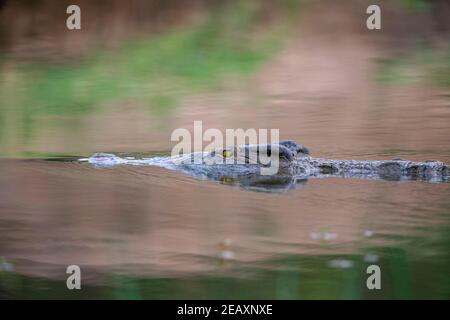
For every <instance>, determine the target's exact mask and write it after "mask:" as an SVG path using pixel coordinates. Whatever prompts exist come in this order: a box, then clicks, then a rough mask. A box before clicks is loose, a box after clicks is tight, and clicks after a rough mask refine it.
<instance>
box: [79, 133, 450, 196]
mask: <svg viewBox="0 0 450 320" xmlns="http://www.w3.org/2000/svg"><path fill="white" fill-rule="evenodd" d="M263 159H264V161H263ZM267 159H271V160H270V161H274V160H276V164H277V168H278V170H277V171H276V173H275V174H270V175H268V174H262V172H261V169H263V168H266V169H267V168H268V167H270V165H272V163H271V162H270V161H267ZM82 160H83V161H87V162H89V163H91V164H93V165H95V166H100V167H110V166H116V165H149V166H160V167H164V168H167V169H170V170H179V171H182V172H185V173H187V174H190V175H191V176H193V177H195V178H198V179H210V180H216V181H220V182H221V183H223V184H232V185H240V186H241V187H243V188H245V189H251V190H255V191H258V190H261V191H280V190H287V189H292V188H295V187H296V186H298V185H301V184H304V183H305V182H306V181H307V180H308V179H309V178H326V177H342V178H361V179H382V180H389V181H404V180H420V181H427V182H448V181H449V180H450V167H449V166H448V165H447V164H445V163H443V162H441V161H437V160H426V161H422V162H414V161H409V160H403V159H393V160H333V159H323V158H315V157H312V156H310V152H309V150H308V148H306V147H305V146H304V145H302V144H298V143H296V142H295V141H293V140H284V141H280V142H279V143H272V144H260V145H236V146H229V147H225V148H218V149H214V150H212V151H203V152H193V153H188V154H184V155H176V156H158V157H133V156H119V155H116V154H112V153H96V154H94V155H92V156H91V157H89V158H87V159H82Z"/></svg>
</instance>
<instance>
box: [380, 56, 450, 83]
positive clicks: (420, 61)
mask: <svg viewBox="0 0 450 320" xmlns="http://www.w3.org/2000/svg"><path fill="white" fill-rule="evenodd" d="M376 79H377V80H378V81H380V82H382V83H387V84H412V83H417V84H432V85H436V86H442V87H446V88H450V49H447V50H435V49H429V48H421V49H418V50H416V51H413V52H409V53H407V54H403V55H400V56H396V57H392V58H388V59H383V60H381V61H379V63H378V69H377V73H376Z"/></svg>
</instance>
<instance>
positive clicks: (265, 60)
mask: <svg viewBox="0 0 450 320" xmlns="http://www.w3.org/2000/svg"><path fill="white" fill-rule="evenodd" d="M365 2H366V3H365ZM242 3H246V2H242ZM252 3H253V2H252ZM255 3H256V2H255ZM267 3H272V2H267ZM324 3H326V4H324ZM367 3H368V2H367V1H348V2H346V4H343V3H339V4H337V3H336V2H335V1H325V2H324V1H320V2H311V4H309V6H308V8H305V11H304V13H302V17H301V19H299V21H296V22H295V23H294V24H293V25H294V26H293V28H294V30H293V31H292V33H291V34H289V35H287V36H288V37H289V38H288V39H285V40H286V41H285V46H284V47H282V48H281V47H280V48H278V49H279V51H276V50H274V48H273V47H272V46H273V44H272V41H271V38H272V36H273V35H274V33H267V34H266V35H267V36H268V37H267V39H266V37H264V39H260V40H261V41H259V42H258V41H257V44H258V43H259V45H263V46H264V49H261V48H257V47H255V48H253V46H251V44H253V42H250V41H247V38H246V37H244V38H242V37H243V36H246V35H248V32H250V31H255V30H256V31H259V29H258V28H254V25H253V24H251V23H247V22H248V17H252V16H253V15H252V14H250V13H251V12H252V10H253V9H252V8H249V9H245V10H244V11H239V10H238V11H236V12H235V11H233V10H231V11H230V14H231V16H229V15H227V16H225V18H223V21H222V20H220V19H219V20H218V24H217V23H214V21H215V20H214V19H212V20H211V19H210V20H207V22H208V24H206V27H205V28H203V27H202V26H203V25H202V24H200V25H199V27H198V28H197V27H195V28H193V29H190V28H188V29H186V30H184V32H182V33H181V34H176V33H175V34H172V35H171V36H169V37H160V38H157V39H159V40H157V42H156V43H155V42H153V41H148V42H147V41H144V42H142V43H139V42H137V44H136V45H135V46H130V47H127V46H125V47H124V48H123V50H122V49H120V50H116V51H114V50H112V54H108V52H107V53H106V54H105V55H102V52H100V53H99V56H98V57H97V58H96V57H92V59H87V60H86V61H84V60H83V59H81V60H80V61H79V62H78V63H77V64H74V65H63V67H61V66H60V65H59V64H56V63H55V64H54V65H52V64H51V63H50V65H49V66H47V67H48V68H47V67H45V68H40V67H38V68H37V69H33V68H27V67H22V68H16V66H15V65H14V63H12V62H8V61H6V60H2V61H1V63H2V64H1V65H0V67H1V69H0V71H1V73H0V154H1V155H3V156H7V157H8V158H6V157H4V158H1V159H0V298H288V299H291V298H295V299H297V298H301V299H304V298H368V299H372V298H374V299H375V298H447V299H448V298H450V282H449V267H450V254H449V252H450V221H449V219H450V216H449V212H450V197H449V194H450V192H449V191H450V184H448V183H442V184H434V183H423V182H420V181H410V182H401V181H381V180H360V179H340V178H329V179H311V180H309V181H308V183H307V184H305V185H302V186H301V187H299V188H293V189H292V190H290V191H289V192H280V193H261V192H249V191H246V190H242V189H240V188H236V187H232V186H226V185H224V184H219V183H217V182H214V181H209V180H196V179H194V178H192V177H190V176H188V175H184V174H182V173H180V172H176V171H169V170H166V169H164V168H159V167H136V166H118V167H112V168H97V167H93V166H90V165H86V164H82V163H77V162H73V161H46V160H43V159H42V158H47V157H49V156H55V155H63V156H64V155H76V156H88V155H90V154H93V153H94V152H108V151H120V152H126V153H128V152H150V153H153V152H160V151H165V152H167V151H168V150H170V148H171V142H170V135H171V133H172V131H173V130H174V129H176V128H187V129H192V127H193V123H194V120H202V121H203V123H204V130H206V129H207V128H217V129H219V130H221V131H222V132H224V130H225V129H226V128H233V129H235V128H244V129H247V128H256V129H260V128H278V129H280V138H281V139H293V140H296V141H297V142H299V143H302V144H304V145H306V146H307V147H308V148H309V149H310V151H311V155H312V156H314V157H323V158H331V159H340V158H342V159H393V158H405V159H410V160H414V161H423V160H428V159H436V160H440V161H443V162H446V163H450V146H449V139H448V138H449V136H450V127H449V125H448V124H449V123H450V108H449V106H450V104H449V93H448V86H447V87H445V86H443V87H442V86H440V87H437V86H435V82H433V81H427V80H426V81H417V82H416V81H412V82H407V83H401V82H400V83H396V82H395V81H393V83H390V84H389V85H386V84H384V83H379V82H377V81H375V80H376V78H377V77H376V76H377V72H376V71H377V63H376V61H378V60H377V59H382V58H386V57H390V53H391V52H390V50H388V49H386V46H387V47H389V45H388V44H389V43H391V42H392V39H394V40H395V41H394V42H395V44H396V45H397V44H398V48H397V47H395V48H393V49H401V48H400V46H403V45H405V46H406V45H407V43H406V42H408V43H409V42H411V43H416V42H415V41H416V40H418V39H419V40H420V34H422V33H421V32H415V31H414V30H416V31H417V28H422V27H423V26H425V25H427V23H417V21H415V20H414V16H412V14H411V15H410V14H405V13H404V11H402V9H401V8H400V9H399V7H398V6H395V5H394V6H393V8H391V9H392V10H393V11H391V12H393V15H392V16H390V17H389V16H388V15H386V17H385V16H383V23H384V25H383V32H382V33H377V34H376V35H374V34H373V33H371V34H368V33H367V30H366V28H365V24H364V23H363V22H361V14H362V13H365V10H366V7H367ZM389 3H391V2H389ZM386 5H387V2H386ZM119 9H120V8H119ZM249 10H250V11H249ZM272 11H273V10H272V7H271V6H269V7H267V8H266V11H265V12H272ZM43 12H45V11H43ZM230 17H231V18H233V19H232V20H233V21H234V23H233V24H232V26H233V27H232V29H233V30H229V28H228V26H230V24H229V23H228V21H229V18H230ZM364 17H365V16H364ZM399 17H400V18H399ZM402 17H405V19H403V18H402ZM411 17H413V18H412V23H411V24H409V25H408V21H409V22H411ZM427 17H428V15H427ZM213 18H214V16H213ZM294 18H295V17H294ZM425 18H426V17H425ZM428 19H430V18H429V17H428ZM10 20H11V19H10ZM17 20H18V21H21V20H20V19H17ZM112 20H114V17H113V18H112ZM125 20H126V19H125ZM144 20H146V19H144ZM55 21H56V20H55ZM95 21H97V20H95ZM252 21H253V20H252ZM257 21H259V23H260V24H264V23H261V21H263V22H264V21H265V20H257ZM319 22H320V23H319ZM11 23H12V21H11ZM402 23H405V25H403V24H402ZM8 25H9V24H8ZM411 25H412V29H411V28H409V27H408V26H411ZM257 26H258V27H259V25H257ZM403 27H405V28H403ZM243 28H246V29H245V30H247V31H245V32H244V31H242V30H243ZM108 29H109V25H108ZM114 30H122V28H120V27H117V26H116V28H115V29H114ZM249 30H250V31H249ZM411 30H412V31H411ZM0 31H1V30H0ZM279 31H280V30H278V32H279ZM410 31H411V32H410ZM402 32H403V34H402ZM254 33H255V34H256V35H259V34H261V32H254ZM61 34H63V33H61ZM255 34H253V33H252V34H251V35H252V36H255ZM275 35H278V33H275ZM415 37H418V38H415ZM63 38H64V37H63ZM252 39H253V38H252ZM19 40H20V39H19ZM69 40H70V39H69ZM389 40H390V41H391V42H389ZM61 41H62V40H61ZM19 42H20V41H19ZM68 42H71V41H68ZM418 42H420V41H418ZM14 43H15V42H14ZM14 43H13V44H14ZM56 43H59V42H56ZM71 43H72V42H71ZM77 43H78V42H76V41H75V42H73V46H75V47H76V46H77ZM243 43H245V44H248V45H249V47H247V46H243V47H242V46H241V44H243ZM276 43H278V41H276ZM17 45H18V44H17ZM16 47H17V46H14V48H16ZM18 48H19V49H20V47H18ZM16 49H17V48H16ZM35 49H38V47H36V48H35ZM391 49H392V48H391ZM19 51H20V50H19ZM23 51H27V50H23ZM394 51H395V50H394ZM410 51H414V48H413V49H411V50H410ZM27 52H28V51H27ZM27 52H24V53H27ZM149 52H150V53H151V57H152V59H147V58H148V55H149V54H150V53H149ZM443 52H444V53H445V52H447V53H448V48H447V49H445V48H444V51H443ZM406 56H408V55H406ZM411 56H412V57H414V56H415V55H414V54H412V55H411ZM205 57H206V58H205ZM433 57H434V56H431V57H430V56H428V53H427V54H426V57H425V58H424V59H425V60H426V62H425V63H422V62H421V64H417V65H416V64H415V63H416V60H417V59H415V58H414V59H410V60H412V62H410V61H408V63H412V66H411V68H409V66H410V65H409V64H408V63H403V62H398V63H397V62H395V61H396V60H393V61H394V62H389V61H390V60H386V61H387V62H386V63H384V64H383V68H382V69H383V70H381V71H380V72H381V73H383V74H384V76H385V77H388V78H389V79H390V80H395V78H396V72H397V71H398V70H397V69H401V71H402V72H401V74H402V77H403V78H404V77H407V78H409V77H411V71H412V72H413V75H415V74H417V73H420V72H421V68H422V67H423V66H424V65H425V66H428V67H430V65H429V64H428V62H429V60H433V65H432V66H431V67H430V68H429V69H432V70H431V71H432V72H431V74H432V75H433V74H435V73H436V72H435V71H436V70H435V69H437V70H438V71H439V72H437V73H436V74H437V75H434V76H433V77H438V78H439V79H440V81H439V83H440V84H442V83H444V84H445V83H448V73H446V70H448V61H450V60H448V59H446V57H447V55H444V56H443V57H444V58H443V59H442V57H441V59H439V61H437V62H436V61H434V59H433ZM173 61H174V62H173ZM383 61H384V60H383ZM171 62H173V64H171ZM435 62H436V63H437V65H438V67H437V68H436V66H435V65H434V63H435ZM441 62H443V64H444V67H443V68H441V67H440V66H441V65H440V63H441ZM181 67H182V68H181ZM425 69H426V70H425V71H427V70H428V69H427V68H425ZM227 70H231V71H233V72H232V73H231V74H227V73H226V71H227ZM151 71H153V72H151ZM237 71H239V72H237ZM428 71H429V70H428ZM180 72H181V74H180ZM236 72H237V73H238V74H240V75H242V74H244V75H245V77H244V79H241V78H240V77H238V79H239V81H237V79H236V74H235V73H236ZM161 74H163V75H164V77H161ZM212 75H214V77H213V79H214V80H217V82H218V83H216V81H213V82H212V83H211V81H210V80H211V79H212V78H211V76H212ZM424 75H427V73H424ZM378 76H379V75H378ZM222 77H224V79H225V80H224V83H222V82H221V81H219V78H220V79H222ZM380 78H383V77H380ZM180 79H181V80H180ZM424 79H428V78H426V77H424ZM194 80H195V81H194ZM222 80H223V79H222ZM413 80H414V79H413ZM158 81H159V82H158ZM180 81H181V82H180ZM219 83H220V84H219ZM216 86H217V87H216ZM212 87H214V88H212ZM205 88H206V89H207V90H203V89H205ZM193 89H195V90H193ZM172 100H173V101H172ZM174 101H176V103H174ZM174 104H175V105H176V106H174ZM155 106H156V107H157V108H156V109H158V108H159V109H161V108H162V109H164V110H165V112H159V113H158V112H155V110H154V107H155ZM169 107H170V108H169ZM73 264H75V265H79V266H80V267H81V270H82V288H83V289H82V290H80V291H76V290H72V291H69V290H67V288H66V277H67V274H66V273H65V271H66V267H67V266H68V265H73ZM370 264H377V265H379V266H380V267H381V271H382V290H380V291H369V290H367V288H366V279H367V274H366V268H367V266H368V265H370Z"/></svg>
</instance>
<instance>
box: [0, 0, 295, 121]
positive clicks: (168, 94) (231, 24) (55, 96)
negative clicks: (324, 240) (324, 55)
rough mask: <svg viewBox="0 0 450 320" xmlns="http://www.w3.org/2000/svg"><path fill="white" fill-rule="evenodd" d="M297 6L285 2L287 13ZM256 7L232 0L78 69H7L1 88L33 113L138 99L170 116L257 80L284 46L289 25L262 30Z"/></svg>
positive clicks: (74, 66) (13, 101) (90, 59)
mask: <svg viewBox="0 0 450 320" xmlns="http://www.w3.org/2000/svg"><path fill="white" fill-rule="evenodd" d="M292 2H293V1H285V6H286V8H287V9H289V8H291V7H292ZM294 2H297V1H294ZM255 4H257V2H246V1H233V2H232V5H231V3H230V4H229V5H226V6H224V7H220V8H217V9H216V10H214V11H212V12H211V14H210V16H209V18H208V19H207V20H206V21H205V22H204V23H202V24H200V25H196V26H190V27H186V28H183V29H178V30H172V31H169V32H166V33H164V34H161V35H157V36H153V37H150V38H147V39H138V40H132V41H129V42H128V43H125V44H124V45H123V46H122V48H120V49H119V50H117V51H99V52H96V53H93V54H92V56H90V57H86V58H85V59H82V60H81V61H79V62H78V63H74V64H51V63H48V64H32V65H30V64H27V65H22V66H19V67H17V68H14V69H13V70H8V71H6V74H5V73H3V76H2V79H1V83H0V94H1V95H2V97H3V99H2V102H1V103H2V104H3V105H6V104H14V106H15V108H17V107H19V108H20V109H23V111H24V113H25V114H31V115H32V114H36V113H56V114H58V113H83V112H86V111H92V110H94V109H96V108H98V107H99V106H100V105H101V104H102V103H105V102H107V101H112V100H115V99H126V98H133V99H138V100H140V101H143V102H144V103H147V104H149V105H150V106H151V107H152V108H154V110H156V111H159V112H164V111H167V110H169V109H170V108H171V107H173V106H176V105H177V103H178V102H179V100H180V98H181V97H183V96H185V95H187V94H191V93H195V92H198V91H201V90H211V89H215V88H217V87H219V86H220V85H221V84H222V81H223V79H224V77H228V76H242V75H248V74H250V73H251V72H253V71H254V70H255V69H256V68H257V67H258V66H259V65H260V63H261V62H262V61H264V60H266V59H267V58H268V57H270V56H271V55H272V53H273V52H274V51H275V49H276V48H278V47H279V45H280V39H281V38H282V35H283V31H285V30H286V24H285V23H281V24H280V23H278V24H274V25H272V26H269V27H268V26H263V25H260V24H258V21H257V12H258V6H257V5H255ZM285 12H289V14H292V10H286V11H285ZM1 107H2V109H3V108H4V107H5V106H1Z"/></svg>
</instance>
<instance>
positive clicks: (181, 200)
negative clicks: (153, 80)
mask: <svg viewBox="0 0 450 320" xmlns="http://www.w3.org/2000/svg"><path fill="white" fill-rule="evenodd" d="M0 168H1V176H0V190H1V191H0V203H1V204H2V208H1V209H2V215H1V218H0V231H1V234H2V237H1V241H0V252H1V255H2V263H1V268H2V269H1V271H0V279H1V281H0V292H1V295H2V296H3V297H10V298H12V297H66V298H70V297H88V298H89V297H90V298H92V297H112V298H194V297H198V298H206V297H209V298H213V297H214V298H231V297H234V298H251V297H253V298H318V297H322V298H323V297H328V298H381V297H383V298H420V297H436V298H448V297H449V294H450V291H449V287H448V262H449V253H448V252H449V250H448V248H449V239H450V238H449V237H450V233H449V229H448V225H449V224H448V222H449V221H448V210H449V208H450V202H449V198H448V194H449V184H429V183H423V182H386V181H367V180H356V179H355V180H353V179H338V178H330V179H317V180H311V181H309V182H308V184H307V185H306V186H305V187H304V188H297V189H295V190H292V191H290V192H288V193H282V194H272V193H270V194H262V193H257V192H249V191H243V190H241V189H239V188H234V187H227V186H224V185H220V184H217V183H214V182H211V181H198V180H195V179H193V178H191V177H189V176H185V175H183V174H180V173H178V172H172V171H168V170H166V169H163V168H158V167H125V166H123V167H113V168H96V167H93V166H90V165H87V164H80V163H76V162H59V161H56V162H53V161H43V160H2V161H1V166H0ZM373 263H376V264H378V265H380V266H381V268H382V272H383V273H382V275H383V280H382V285H383V290H382V291H380V292H371V291H369V290H367V288H366V287H365V281H366V277H367V275H366V273H365V269H366V268H367V266H368V265H370V264H373ZM71 264H77V265H79V266H80V267H81V268H82V276H83V290H82V291H81V292H77V293H73V292H72V291H70V292H69V291H68V290H66V289H65V279H66V278H65V277H66V274H65V268H66V267H67V266H68V265H71Z"/></svg>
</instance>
